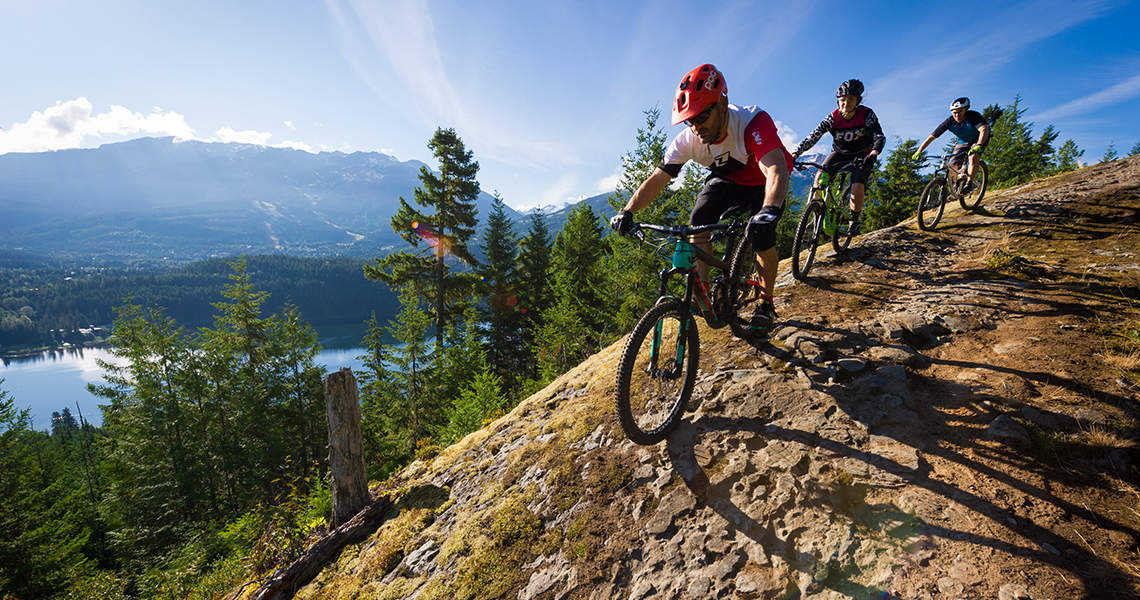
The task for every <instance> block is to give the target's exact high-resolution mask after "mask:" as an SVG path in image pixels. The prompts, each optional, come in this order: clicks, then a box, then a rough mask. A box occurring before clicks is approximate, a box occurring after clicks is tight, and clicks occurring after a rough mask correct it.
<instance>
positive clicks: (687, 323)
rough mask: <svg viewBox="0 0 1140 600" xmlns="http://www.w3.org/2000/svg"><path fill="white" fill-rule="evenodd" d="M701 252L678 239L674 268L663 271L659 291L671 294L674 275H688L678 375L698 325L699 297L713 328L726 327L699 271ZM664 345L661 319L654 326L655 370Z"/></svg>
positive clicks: (662, 294) (652, 350)
mask: <svg viewBox="0 0 1140 600" xmlns="http://www.w3.org/2000/svg"><path fill="white" fill-rule="evenodd" d="M698 254H704V252H703V251H701V250H700V249H699V248H697V247H696V246H694V245H693V244H691V243H690V242H688V241H685V240H677V243H676V244H675V245H674V246H673V259H672V263H673V264H672V268H670V269H664V270H662V271H661V285H660V287H659V288H658V291H657V296H658V298H666V297H668V295H667V293H668V287H669V280H670V279H671V278H672V277H673V275H677V274H681V275H684V276H685V296H684V298H683V300H682V302H681V307H682V308H681V331H680V338H679V339H678V341H677V357H676V362H675V368H676V371H675V373H677V374H680V372H681V367H682V365H683V363H684V361H685V340H687V339H688V336H687V334H688V331H689V329H688V328H689V327H695V326H696V321H694V320H693V318H692V314H693V313H692V306H693V304H692V303H693V300H694V299H695V300H696V301H697V308H698V309H699V310H700V315H701V316H702V317H704V319H705V321H706V322H708V324H709V326H710V327H722V326H723V325H724V323H723V322H722V321H721V320H720V318H719V317H718V316H717V315H716V311H714V310H713V308H712V302H711V301H710V300H709V297H708V290H707V289H706V286H705V282H704V281H702V280H701V277H700V275H699V274H698V273H697V269H696V264H695V262H694V257H695V256H696V255H698ZM660 346H661V321H658V322H657V323H656V325H654V327H653V343H652V345H651V346H650V365H651V368H653V369H656V368H657V359H658V348H660Z"/></svg>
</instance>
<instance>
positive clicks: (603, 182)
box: [594, 170, 622, 192]
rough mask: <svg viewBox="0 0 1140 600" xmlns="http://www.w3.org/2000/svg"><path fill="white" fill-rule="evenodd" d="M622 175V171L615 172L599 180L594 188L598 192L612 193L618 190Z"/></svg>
mask: <svg viewBox="0 0 1140 600" xmlns="http://www.w3.org/2000/svg"><path fill="white" fill-rule="evenodd" d="M621 175H622V173H621V171H620V170H618V171H614V172H613V173H612V174H610V175H606V176H605V177H603V178H601V179H599V180H598V183H597V185H595V186H594V187H595V189H596V190H597V191H598V192H612V191H614V190H615V189H617V186H618V183H621Z"/></svg>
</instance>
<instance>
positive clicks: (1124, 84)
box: [1029, 75, 1140, 121]
mask: <svg viewBox="0 0 1140 600" xmlns="http://www.w3.org/2000/svg"><path fill="white" fill-rule="evenodd" d="M1136 96H1140V75H1133V76H1132V77H1129V78H1128V79H1125V80H1124V81H1120V82H1118V83H1116V84H1115V85H1111V86H1109V87H1107V88H1105V89H1103V90H1101V91H1099V92H1096V93H1095V94H1089V95H1087V96H1084V97H1081V98H1077V99H1076V100H1072V101H1070V102H1066V103H1064V104H1062V105H1060V106H1054V107H1053V108H1050V109H1048V110H1045V111H1043V112H1040V113H1038V114H1035V115H1031V116H1030V117H1029V118H1030V119H1031V120H1034V121H1045V120H1048V119H1057V118H1061V117H1071V116H1073V115H1079V114H1084V113H1087V112H1091V111H1093V110H1096V109H1098V108H1103V107H1105V106H1110V105H1113V104H1117V103H1119V102H1123V101H1125V100H1129V99H1131V98H1134V97H1136Z"/></svg>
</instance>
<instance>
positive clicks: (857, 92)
mask: <svg viewBox="0 0 1140 600" xmlns="http://www.w3.org/2000/svg"><path fill="white" fill-rule="evenodd" d="M842 96H855V97H857V98H859V99H860V100H862V99H863V82H862V81H859V80H858V79H848V80H847V81H844V82H843V83H841V84H839V89H838V90H835V97H836V98H839V97H842Z"/></svg>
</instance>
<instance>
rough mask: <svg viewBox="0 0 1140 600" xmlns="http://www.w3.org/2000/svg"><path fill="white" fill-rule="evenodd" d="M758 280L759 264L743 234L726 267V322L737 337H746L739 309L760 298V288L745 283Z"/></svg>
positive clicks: (746, 330)
mask: <svg viewBox="0 0 1140 600" xmlns="http://www.w3.org/2000/svg"><path fill="white" fill-rule="evenodd" d="M748 281H760V265H758V264H757V263H756V252H755V251H754V250H753V249H752V243H751V242H749V241H748V236H743V237H742V238H741V240H740V243H739V244H737V246H736V250H734V251H733V253H732V262H730V263H729V267H728V309H729V314H728V315H726V316H727V317H728V319H727V320H728V324H729V325H730V326H731V327H732V334H733V335H735V336H736V337H738V338H742V339H744V338H747V337H748V335H749V331H748V329H747V328H746V327H745V326H744V317H743V316H742V315H741V311H742V310H744V308H745V307H746V306H748V305H749V304H753V303H755V302H757V301H758V300H760V288H759V287H757V286H755V285H752V284H749V283H747V282H748Z"/></svg>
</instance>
